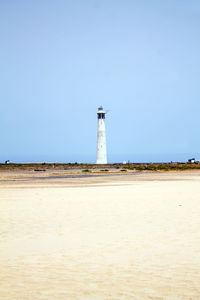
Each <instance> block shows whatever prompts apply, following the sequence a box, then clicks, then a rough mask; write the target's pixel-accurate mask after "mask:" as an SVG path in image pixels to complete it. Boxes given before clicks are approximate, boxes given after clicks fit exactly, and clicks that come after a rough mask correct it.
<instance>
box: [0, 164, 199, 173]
mask: <svg viewBox="0 0 200 300" xmlns="http://www.w3.org/2000/svg"><path fill="white" fill-rule="evenodd" d="M52 169H54V170H55V171H56V170H66V171H70V170H77V171H78V170H80V171H82V172H86V173H87V172H91V171H92V172H96V171H97V172H99V171H100V172H109V171H111V170H112V171H115V172H120V171H123V170H124V171H184V170H200V164H199V163H198V164H195V163H128V164H124V165H123V164H106V165H96V164H78V163H74V164H71V163H27V164H20V163H9V164H0V171H4V170H5V171H12V170H13V171H19V170H27V171H36V172H37V171H39V172H40V171H45V170H52Z"/></svg>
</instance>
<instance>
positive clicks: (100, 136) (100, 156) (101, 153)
mask: <svg viewBox="0 0 200 300" xmlns="http://www.w3.org/2000/svg"><path fill="white" fill-rule="evenodd" d="M105 115H106V111H104V110H103V107H102V106H100V107H99V108H98V111H97V120H98V128H97V160H96V163H97V164H107V152H106V126H105Z"/></svg>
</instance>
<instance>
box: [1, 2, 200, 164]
mask: <svg viewBox="0 0 200 300" xmlns="http://www.w3.org/2000/svg"><path fill="white" fill-rule="evenodd" d="M0 36H1V46H0V99H1V105H0V107H1V118H0V128H1V147H0V161H4V160H6V159H10V160H13V161H16V162H17V161H18V162H19V161H21V162H23V161H24V162H26V161H55V160H57V161H80V162H82V161H88V162H94V161H95V155H96V131H97V121H96V110H97V107H98V106H99V105H101V104H102V105H103V107H104V108H105V109H108V110H110V112H109V113H108V115H107V119H106V126H107V148H108V157H109V161H120V160H124V159H130V160H131V161H142V160H146V161H171V160H179V161H180V160H187V158H189V157H190V156H195V157H196V158H200V138H199V129H200V117H199V116H200V1H199V0H196V1H194V0H190V1H188V0H165V1H161V0H146V1H145V0H137V1H134V0H123V1H122V0H121V1H119V0H101V1H100V0H99V1H97V0H84V1H83V0H71V1H67V0H56V1H51V0H34V1H31V0H30V1H29V0H26V1H25V0H24V1H22V0H7V1H6V0H0Z"/></svg>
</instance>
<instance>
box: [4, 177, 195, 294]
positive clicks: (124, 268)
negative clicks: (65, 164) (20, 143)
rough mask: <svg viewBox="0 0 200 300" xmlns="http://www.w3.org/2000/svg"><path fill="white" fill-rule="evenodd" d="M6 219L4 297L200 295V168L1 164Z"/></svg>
mask: <svg viewBox="0 0 200 300" xmlns="http://www.w3.org/2000/svg"><path fill="white" fill-rule="evenodd" d="M42 176H44V175H42ZM45 176H46V174H45ZM46 177H48V176H46ZM0 220H1V229H0V233H1V234H0V239H1V246H0V269H1V272H0V299H2V300H15V299H17V300H33V299H34V300H36V299H48V300H51V299H52V300H54V299H59V300H72V299H73V300H75V299H76V300H87V299H90V300H102V299H103V300H104V299H106V300H107V299H108V300H111V299H112V300H118V299H120V300H121V299H122V300H123V299H126V300H129V299H131V300H133V299H134V300H143V299H144V300H147V299H148V300H150V299H151V300H152V299H155V300H161V299H163V300H165V299H166V300H199V299H200V172H199V171H189V172H187V171H186V172H165V173H157V172H155V173H138V174H124V175H113V176H96V177H94V176H89V177H87V176H86V177H84V176H80V177H78V178H76V177H74V178H67V177H66V178H65V177H64V176H63V177H59V176H58V177H55V178H49V179H48V178H45V179H41V175H37V176H36V177H35V178H32V177H31V176H30V175H27V174H23V172H22V173H15V174H13V173H6V172H4V173H3V172H2V173H1V174H0Z"/></svg>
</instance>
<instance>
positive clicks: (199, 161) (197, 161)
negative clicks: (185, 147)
mask: <svg viewBox="0 0 200 300" xmlns="http://www.w3.org/2000/svg"><path fill="white" fill-rule="evenodd" d="M188 163H189V164H199V163H200V159H195V158H190V159H188Z"/></svg>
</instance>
